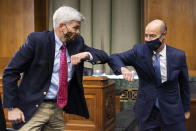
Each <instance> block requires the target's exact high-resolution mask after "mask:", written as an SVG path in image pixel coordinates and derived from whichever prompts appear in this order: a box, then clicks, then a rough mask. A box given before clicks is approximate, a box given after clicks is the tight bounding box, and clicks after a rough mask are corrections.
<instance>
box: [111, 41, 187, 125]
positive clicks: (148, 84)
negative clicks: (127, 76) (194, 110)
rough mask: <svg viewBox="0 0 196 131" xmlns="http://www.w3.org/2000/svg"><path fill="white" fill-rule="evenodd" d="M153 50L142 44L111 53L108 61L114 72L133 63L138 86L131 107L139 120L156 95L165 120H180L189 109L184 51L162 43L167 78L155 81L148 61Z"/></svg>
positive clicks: (148, 111) (149, 107)
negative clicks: (162, 81) (164, 45)
mask: <svg viewBox="0 0 196 131" xmlns="http://www.w3.org/2000/svg"><path fill="white" fill-rule="evenodd" d="M152 56H153V51H152V50H150V48H148V46H147V45H146V44H138V45H135V46H134V47H133V49H131V50H129V51H127V52H123V53H119V54H113V55H111V56H110V58H109V65H110V66H111V68H112V69H113V71H114V72H115V73H116V74H120V72H119V70H120V68H121V67H125V66H133V67H134V68H135V70H136V72H137V74H138V76H139V89H138V93H137V98H136V103H135V105H134V111H135V114H136V118H137V119H138V120H140V121H145V120H147V119H148V117H149V115H150V113H151V111H152V108H153V107H154V104H155V100H156V98H157V97H158V100H159V106H160V113H161V116H162V119H163V121H164V122H165V124H172V123H175V122H178V121H182V120H184V119H185V118H184V112H187V111H189V110H190V91H189V77H188V70H187V64H186V57H185V53H184V52H183V51H181V50H178V49H176V48H172V47H170V46H168V45H166V59H167V60H166V61H167V81H166V82H164V83H162V84H161V85H158V83H157V82H156V78H155V72H154V68H153V64H152Z"/></svg>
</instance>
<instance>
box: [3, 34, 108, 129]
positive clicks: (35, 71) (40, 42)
mask: <svg viewBox="0 0 196 131" xmlns="http://www.w3.org/2000/svg"><path fill="white" fill-rule="evenodd" d="M67 49H68V52H69V55H70V56H71V55H73V54H77V53H80V52H84V51H88V52H90V53H91V54H92V56H93V60H92V61H91V62H92V63H93V64H97V63H99V64H100V63H105V62H107V61H108V56H107V54H106V53H105V52H104V51H101V50H97V49H93V48H90V47H88V46H86V45H85V44H84V41H83V38H82V37H78V38H77V40H75V41H73V42H70V43H68V45H67ZM54 54H55V37H54V31H51V32H49V31H46V32H36V33H31V34H29V36H28V38H27V40H26V42H25V43H24V44H23V45H22V46H21V47H20V49H19V50H18V51H17V52H16V54H15V55H14V57H13V58H12V60H11V62H10V63H9V64H8V66H7V67H6V68H5V70H4V74H3V91H4V107H18V108H20V109H21V110H22V111H23V112H24V115H25V120H26V121H28V120H29V119H30V118H31V117H32V115H33V114H34V113H35V112H36V111H37V109H38V108H37V107H36V105H41V103H42V101H43V99H44V97H45V95H44V94H45V93H44V92H47V91H48V89H49V86H50V83H51V76H52V71H53V64H54ZM83 64H84V61H83V62H81V63H80V64H78V65H76V66H74V67H73V70H72V71H73V72H72V79H71V81H70V82H69V89H68V94H69V95H68V104H67V106H66V107H65V108H64V110H65V111H66V112H67V113H71V114H78V115H81V116H84V117H86V118H88V117H89V113H88V109H87V106H86V101H85V98H84V91H83V86H82V75H83ZM20 73H23V75H22V79H21V82H20V84H19V86H18V85H17V81H18V80H19V79H20V75H21V74H20ZM22 125H23V123H20V124H17V125H13V126H14V128H16V129H18V128H20V127H21V126H22Z"/></svg>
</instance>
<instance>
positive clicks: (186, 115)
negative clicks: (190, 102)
mask: <svg viewBox="0 0 196 131" xmlns="http://www.w3.org/2000/svg"><path fill="white" fill-rule="evenodd" d="M190 115H191V113H190V112H185V113H184V116H185V119H186V120H188V119H189V118H190Z"/></svg>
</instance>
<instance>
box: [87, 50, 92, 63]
mask: <svg viewBox="0 0 196 131" xmlns="http://www.w3.org/2000/svg"><path fill="white" fill-rule="evenodd" d="M88 54H89V56H90V59H89V60H87V61H91V60H93V56H92V55H91V53H90V52H88Z"/></svg>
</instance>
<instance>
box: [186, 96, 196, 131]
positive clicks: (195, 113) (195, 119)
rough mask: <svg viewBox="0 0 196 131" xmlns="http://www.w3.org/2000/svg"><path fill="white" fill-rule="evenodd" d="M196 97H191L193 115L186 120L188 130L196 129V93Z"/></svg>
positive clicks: (193, 130)
mask: <svg viewBox="0 0 196 131" xmlns="http://www.w3.org/2000/svg"><path fill="white" fill-rule="evenodd" d="M194 95H195V97H194V98H192V99H191V111H190V112H191V117H190V119H189V120H186V130H187V131H195V129H196V125H195V122H196V94H194Z"/></svg>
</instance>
